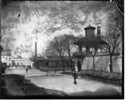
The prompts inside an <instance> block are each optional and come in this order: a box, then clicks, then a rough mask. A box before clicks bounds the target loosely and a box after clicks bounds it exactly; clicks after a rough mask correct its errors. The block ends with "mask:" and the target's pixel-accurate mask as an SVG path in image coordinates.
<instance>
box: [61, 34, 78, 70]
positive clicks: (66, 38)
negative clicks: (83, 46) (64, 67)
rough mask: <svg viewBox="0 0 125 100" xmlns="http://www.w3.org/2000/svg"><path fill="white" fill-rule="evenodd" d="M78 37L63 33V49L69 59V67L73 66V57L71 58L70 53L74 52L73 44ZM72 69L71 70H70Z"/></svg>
mask: <svg viewBox="0 0 125 100" xmlns="http://www.w3.org/2000/svg"><path fill="white" fill-rule="evenodd" d="M77 39H78V37H75V36H73V35H71V34H70V35H63V42H64V45H63V46H64V48H65V51H66V53H67V55H68V57H69V59H70V67H71V69H72V68H73V58H72V54H73V53H74V52H75V50H76V48H77V47H76V46H75V45H74V44H73V43H74V42H75V41H77ZM71 71H72V70H71Z"/></svg>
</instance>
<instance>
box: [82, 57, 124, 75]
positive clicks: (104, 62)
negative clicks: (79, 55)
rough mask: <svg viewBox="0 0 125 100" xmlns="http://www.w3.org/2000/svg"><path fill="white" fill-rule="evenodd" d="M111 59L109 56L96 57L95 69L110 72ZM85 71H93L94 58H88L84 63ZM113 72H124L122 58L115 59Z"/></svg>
mask: <svg viewBox="0 0 125 100" xmlns="http://www.w3.org/2000/svg"><path fill="white" fill-rule="evenodd" d="M109 64H110V58H109V56H100V57H95V69H96V70H102V71H109ZM82 69H83V70H86V69H87V70H91V69H93V58H92V57H86V58H84V60H83V62H82ZM113 72H120V73H121V72H122V57H118V56H114V57H113Z"/></svg>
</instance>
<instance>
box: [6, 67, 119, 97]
mask: <svg viewBox="0 0 125 100" xmlns="http://www.w3.org/2000/svg"><path fill="white" fill-rule="evenodd" d="M6 74H21V75H25V77H26V78H27V79H30V80H31V82H33V83H34V84H35V85H37V86H39V87H44V88H47V89H54V90H61V91H64V92H66V93H67V94H69V95H70V94H71V93H74V92H84V91H91V92H94V91H97V90H100V89H105V90H108V89H113V90H116V91H118V92H120V91H121V87H120V86H115V85H111V84H106V83H102V82H98V81H93V80H89V79H84V78H79V79H77V83H78V84H77V85H75V84H73V77H72V76H69V75H62V74H59V73H57V74H54V73H51V74H50V75H48V76H46V72H42V71H39V70H37V69H34V68H32V69H31V70H29V71H28V73H26V70H25V68H17V69H16V68H15V67H12V68H9V69H7V70H6Z"/></svg>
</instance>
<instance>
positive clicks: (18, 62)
mask: <svg viewBox="0 0 125 100" xmlns="http://www.w3.org/2000/svg"><path fill="white" fill-rule="evenodd" d="M11 65H12V66H31V67H33V62H32V61H31V60H30V59H28V58H12V60H11Z"/></svg>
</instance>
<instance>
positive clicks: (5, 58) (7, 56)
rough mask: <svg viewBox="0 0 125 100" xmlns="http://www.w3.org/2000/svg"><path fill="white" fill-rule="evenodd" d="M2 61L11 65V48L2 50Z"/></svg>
mask: <svg viewBox="0 0 125 100" xmlns="http://www.w3.org/2000/svg"><path fill="white" fill-rule="evenodd" d="M1 61H2V63H7V65H11V61H12V57H11V51H10V50H9V49H7V50H3V51H2V53H1Z"/></svg>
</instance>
